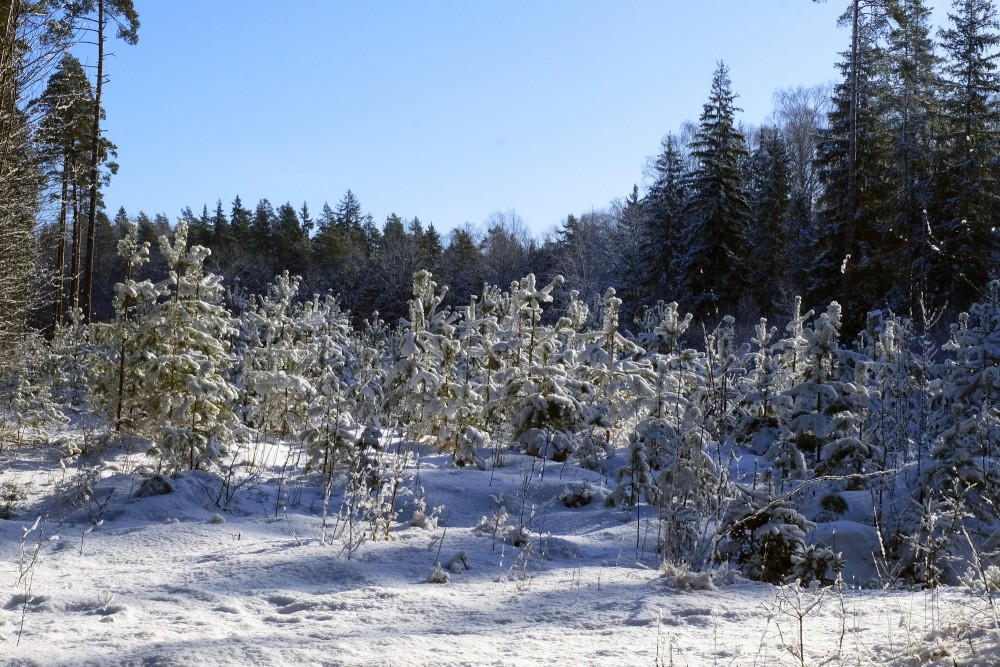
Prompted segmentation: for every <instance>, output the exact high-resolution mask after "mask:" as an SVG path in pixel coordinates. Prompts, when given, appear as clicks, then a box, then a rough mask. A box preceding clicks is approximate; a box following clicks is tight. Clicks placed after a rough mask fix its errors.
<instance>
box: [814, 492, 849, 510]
mask: <svg viewBox="0 0 1000 667" xmlns="http://www.w3.org/2000/svg"><path fill="white" fill-rule="evenodd" d="M819 506H820V507H821V508H822V509H824V510H826V511H827V512H833V513H834V514H847V510H848V509H849V507H848V505H847V501H846V500H844V497H843V496H841V495H838V494H835V493H830V494H827V495H825V496H823V497H822V498H820V501H819Z"/></svg>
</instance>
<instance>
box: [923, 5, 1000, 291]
mask: <svg viewBox="0 0 1000 667" xmlns="http://www.w3.org/2000/svg"><path fill="white" fill-rule="evenodd" d="M948 20H949V24H950V25H949V27H948V28H947V29H944V30H941V31H940V33H939V37H940V40H941V46H942V49H943V51H944V53H945V64H944V71H943V79H944V81H943V86H944V95H943V100H942V105H943V115H944V121H943V136H942V137H941V141H942V147H941V149H942V151H943V152H944V157H943V160H942V164H941V171H942V174H941V179H940V180H941V183H942V188H941V190H942V192H941V195H940V196H941V199H942V207H941V212H940V219H939V220H931V221H930V223H931V224H930V227H931V233H932V238H931V239H930V242H931V243H933V244H934V245H935V246H937V247H938V249H939V254H938V255H937V257H938V260H939V263H938V266H937V267H936V268H937V271H936V282H938V284H939V285H940V286H941V287H942V288H944V289H946V290H947V293H949V294H950V295H952V304H953V306H954V307H955V308H965V307H967V306H968V305H969V303H971V301H973V300H974V297H975V296H976V295H977V294H978V293H979V291H980V290H982V289H983V287H984V285H985V284H986V281H987V278H988V277H989V275H990V272H991V267H992V266H993V262H994V261H995V257H996V252H997V240H996V234H995V233H994V232H993V228H994V227H995V225H996V224H997V220H998V217H1000V216H998V215H997V213H996V212H995V211H996V202H995V198H996V192H997V189H996V188H997V186H996V184H997V179H998V178H1000V163H998V160H997V155H998V153H1000V75H998V73H997V59H998V58H1000V50H998V47H1000V23H998V21H997V14H996V9H995V7H994V5H993V3H992V2H991V1H990V0H954V2H953V3H952V9H951V11H950V12H948Z"/></svg>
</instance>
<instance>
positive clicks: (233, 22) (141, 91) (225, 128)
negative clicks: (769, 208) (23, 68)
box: [80, 0, 944, 235]
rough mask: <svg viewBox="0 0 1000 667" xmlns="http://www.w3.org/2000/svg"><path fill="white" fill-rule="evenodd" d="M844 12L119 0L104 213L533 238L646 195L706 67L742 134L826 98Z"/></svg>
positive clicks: (774, 1)
mask: <svg viewBox="0 0 1000 667" xmlns="http://www.w3.org/2000/svg"><path fill="white" fill-rule="evenodd" d="M846 4H847V3H846V1H845V0H829V1H828V2H825V3H815V2H812V1H810V0H659V1H648V2H638V1H623V0H616V1H614V2H612V1H611V0H607V1H596V0H595V1H592V0H572V1H570V0H533V1H527V0H513V1H511V0H504V1H502V2H500V1H496V0H494V1H490V2H487V1H485V0H483V1H480V0H464V1H454V2H446V1H440V0H424V1H421V2H417V1H415V0H414V1H408V2H397V1H392V0H377V1H376V0H371V1H369V0H357V1H354V2H340V1H337V0H286V1H284V2H274V1H273V0H271V1H267V2H265V1H263V0H169V1H164V0H135V6H136V9H137V10H138V12H139V16H140V20H141V22H142V26H141V28H140V32H139V43H138V45H137V46H134V47H132V46H127V45H125V44H122V43H121V42H114V43H113V44H112V46H111V50H112V51H113V52H114V56H113V57H112V58H111V59H110V61H109V64H108V66H107V70H108V75H109V76H110V82H109V84H108V85H107V87H106V88H105V91H106V92H105V101H106V102H105V107H106V109H107V114H108V119H107V121H106V123H105V127H106V129H107V136H108V138H109V139H110V140H111V141H113V142H115V143H116V144H117V145H118V147H119V157H118V161H119V162H120V164H121V170H120V172H119V173H118V175H117V176H115V177H114V178H113V180H112V183H111V186H110V187H108V188H107V190H106V194H105V197H106V202H107V204H108V208H109V212H110V213H111V214H112V215H113V214H114V212H115V211H117V210H118V208H119V207H120V206H124V207H125V209H126V210H127V211H128V212H129V214H130V215H134V214H135V213H137V212H138V211H139V210H144V211H145V212H146V213H149V214H151V215H152V214H154V213H166V214H167V215H168V216H169V217H170V219H171V220H172V221H173V220H175V219H176V218H177V216H178V215H179V212H180V210H181V208H182V207H183V206H191V207H192V208H193V209H194V210H195V212H196V213H198V212H200V211H201V207H202V205H203V204H208V206H209V208H210V209H213V208H214V205H215V201H216V200H217V199H220V198H221V199H222V201H223V204H224V206H225V208H226V211H227V213H228V211H229V208H230V203H231V201H232V200H233V198H234V197H235V196H236V195H237V194H239V195H240V196H241V197H242V199H243V202H244V204H245V205H247V206H249V207H251V208H252V207H253V206H254V204H256V202H257V200H258V199H260V198H262V197H267V198H268V199H270V200H271V202H272V204H274V205H275V206H277V205H279V204H281V203H284V202H285V201H290V202H292V204H293V205H295V206H296V208H297V207H298V206H300V205H301V204H302V202H303V201H305V202H308V204H309V206H310V209H311V210H312V211H313V212H314V214H318V213H319V211H320V209H321V207H322V205H323V203H324V202H325V201H326V202H329V203H330V205H331V206H335V205H336V203H337V201H338V200H339V199H340V198H341V197H342V196H343V194H344V192H345V191H346V190H347V189H348V188H351V189H352V190H353V191H354V192H355V194H356V195H357V196H358V198H359V199H360V201H361V203H362V205H363V207H364V208H365V209H366V210H367V211H370V212H371V213H372V214H373V215H374V216H375V219H376V222H377V223H378V224H379V225H381V223H382V222H383V221H384V219H385V217H386V216H387V215H388V214H390V213H392V212H395V213H398V214H399V215H401V216H403V217H413V216H418V217H419V218H420V219H421V220H422V221H424V223H425V224H426V223H430V222H433V223H434V224H435V226H436V227H437V229H438V230H439V231H441V232H442V233H445V232H446V231H447V230H450V229H452V228H453V227H456V226H459V225H462V224H464V223H466V222H471V223H474V224H479V223H481V222H482V221H483V220H484V219H485V218H486V217H487V216H488V215H489V214H490V213H491V212H493V211H497V210H506V209H514V210H515V211H517V213H518V214H520V215H521V217H522V218H523V219H524V220H525V222H526V223H527V224H528V225H529V227H530V228H531V229H532V230H533V231H534V232H535V233H536V235H540V234H541V233H543V232H544V231H545V230H547V229H550V228H551V227H553V226H554V225H556V224H558V223H559V222H560V220H562V219H563V218H565V217H566V214H567V213H571V212H572V213H577V214H579V213H581V212H585V211H588V210H590V209H592V208H603V207H605V206H607V205H608V203H609V202H610V201H611V200H612V199H614V198H616V197H622V196H624V195H626V194H627V193H628V192H629V191H630V190H631V188H632V184H633V183H638V184H639V186H640V188H642V187H643V183H644V181H643V167H644V164H645V163H646V161H647V159H648V158H649V157H650V156H652V155H655V153H656V152H657V151H658V149H659V142H660V139H661V137H662V136H663V135H664V134H665V133H667V132H668V131H677V129H678V128H679V127H680V125H681V123H682V122H683V121H684V120H685V119H692V120H697V118H698V115H699V113H700V112H701V107H702V104H703V103H704V102H705V100H706V98H707V96H708V91H709V86H710V82H711V76H712V72H713V70H714V68H715V64H716V62H717V61H718V60H720V59H721V60H724V61H726V63H727V64H728V65H729V67H730V74H731V77H732V81H733V89H734V91H735V92H736V93H738V95H739V98H738V99H737V103H738V104H739V105H740V106H741V107H742V108H743V109H744V113H743V114H741V118H742V119H743V120H744V121H746V122H748V123H754V124H759V123H761V122H762V121H764V120H765V119H766V117H767V116H768V114H769V113H770V110H771V99H772V95H773V93H774V91H775V90H776V89H780V88H787V87H793V86H798V85H805V86H811V85H815V84H819V83H827V82H830V81H833V80H834V79H836V71H835V68H834V63H835V62H836V61H837V60H838V52H839V51H842V50H843V49H844V48H845V47H846V44H847V42H848V39H849V35H848V32H847V30H845V29H841V28H838V27H837V22H836V19H837V16H838V14H839V13H840V12H841V11H842V10H843V8H844V7H845V6H846ZM941 4H944V3H941ZM937 13H938V14H939V15H943V14H944V10H943V9H942V10H941V11H939V12H937ZM80 55H81V57H82V58H83V59H84V61H85V62H86V61H87V53H85V52H81V54H80ZM92 58H93V56H91V60H92Z"/></svg>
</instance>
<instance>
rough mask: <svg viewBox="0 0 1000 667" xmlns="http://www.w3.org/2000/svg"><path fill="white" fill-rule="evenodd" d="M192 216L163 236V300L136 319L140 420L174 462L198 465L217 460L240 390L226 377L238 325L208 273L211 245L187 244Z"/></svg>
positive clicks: (158, 287) (167, 458) (160, 291)
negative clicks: (165, 268) (166, 271)
mask: <svg viewBox="0 0 1000 667" xmlns="http://www.w3.org/2000/svg"><path fill="white" fill-rule="evenodd" d="M187 231H188V230H187V223H186V222H185V221H183V220H181V221H180V222H178V223H177V229H176V231H175V233H174V241H173V243H171V242H170V241H169V239H168V238H167V237H166V236H162V237H160V251H161V252H162V253H163V255H164V257H165V259H166V262H167V266H168V267H169V269H170V276H169V277H168V278H167V279H166V280H165V281H163V282H161V283H158V284H157V285H156V291H157V295H156V296H157V298H158V301H157V303H156V305H155V306H153V307H152V308H150V310H149V311H147V312H146V313H145V314H143V315H142V317H141V318H140V319H139V320H138V324H137V330H136V334H135V345H136V349H138V350H141V351H142V359H141V361H140V362H138V364H139V372H140V373H141V374H142V377H143V378H144V379H143V382H142V383H140V384H139V386H138V390H139V396H138V397H137V400H138V405H137V408H136V413H137V423H138V426H139V428H140V429H141V431H140V432H144V433H146V434H148V435H150V436H151V437H152V438H153V440H154V442H155V443H156V447H157V450H158V451H159V453H160V455H161V457H162V460H164V461H165V462H166V463H167V465H168V466H169V467H171V468H185V467H186V468H191V469H194V468H198V467H200V466H201V465H203V464H205V463H210V462H213V461H215V460H217V459H218V457H219V456H220V455H221V453H222V451H223V448H224V447H225V445H226V444H227V443H228V442H229V441H230V440H231V438H232V433H231V431H230V428H229V426H230V423H231V415H232V409H233V402H234V401H235V400H236V397H237V393H236V389H235V388H234V387H233V385H232V384H231V383H230V382H229V380H228V379H227V377H226V375H227V370H228V366H229V364H230V363H231V360H230V356H229V352H228V348H229V344H228V340H229V339H230V338H232V337H233V336H234V335H235V333H236V331H235V330H234V329H233V328H232V325H231V323H230V322H231V317H230V315H229V312H228V311H226V309H225V308H224V307H223V306H222V305H221V301H222V292H223V289H222V285H221V282H220V280H219V277H218V276H215V275H212V274H208V273H205V271H204V261H205V258H206V257H208V255H209V250H208V249H207V248H205V247H202V246H193V247H190V248H189V247H188V244H187Z"/></svg>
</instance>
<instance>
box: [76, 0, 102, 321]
mask: <svg viewBox="0 0 1000 667" xmlns="http://www.w3.org/2000/svg"><path fill="white" fill-rule="evenodd" d="M103 88H104V0H97V81H96V85H95V90H94V133H93V136H92V137H91V139H90V206H89V209H88V214H87V256H86V260H85V264H84V269H83V286H82V292H83V293H82V294H81V304H82V308H83V321H84V323H86V324H90V314H91V310H92V297H93V293H94V246H95V245H96V243H95V241H96V238H97V194H98V193H97V190H98V186H99V184H100V163H101V91H102V89H103Z"/></svg>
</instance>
